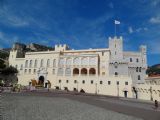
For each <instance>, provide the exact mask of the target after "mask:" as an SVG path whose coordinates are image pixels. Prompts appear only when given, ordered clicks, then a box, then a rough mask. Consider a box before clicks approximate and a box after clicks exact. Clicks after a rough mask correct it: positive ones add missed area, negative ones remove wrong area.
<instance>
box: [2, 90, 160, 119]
mask: <svg viewBox="0 0 160 120" xmlns="http://www.w3.org/2000/svg"><path fill="white" fill-rule="evenodd" d="M0 105H1V111H0V112H1V119H2V120H142V119H146V120H147V119H148V120H159V118H160V116H159V114H160V112H159V111H158V110H157V111H155V110H153V108H152V107H153V106H152V104H149V103H141V102H133V101H132V102H131V101H127V100H120V99H116V98H112V97H108V98H107V97H99V96H86V95H73V94H59V93H51V92H50V93H47V92H46V93H45V92H44V93H37V92H33V93H31V92H28V93H3V94H2V95H1V104H0ZM127 111H128V112H127ZM132 111H135V112H134V113H133V114H131V112H132ZM137 112H138V113H139V114H144V115H139V114H138V113H137ZM147 112H148V114H151V116H150V118H152V119H150V118H148V117H146V118H145V117H143V116H145V114H146V116H148V115H147ZM136 113H137V114H136ZM152 115H153V116H152Z"/></svg>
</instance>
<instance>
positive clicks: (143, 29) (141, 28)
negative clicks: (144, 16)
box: [135, 27, 148, 32]
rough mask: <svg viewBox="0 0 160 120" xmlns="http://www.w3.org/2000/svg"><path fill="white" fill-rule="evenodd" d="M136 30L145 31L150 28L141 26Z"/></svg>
mask: <svg viewBox="0 0 160 120" xmlns="http://www.w3.org/2000/svg"><path fill="white" fill-rule="evenodd" d="M135 31H136V32H144V31H148V28H147V27H140V28H137V29H136V30H135Z"/></svg>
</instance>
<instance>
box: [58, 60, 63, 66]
mask: <svg viewBox="0 0 160 120" xmlns="http://www.w3.org/2000/svg"><path fill="white" fill-rule="evenodd" d="M59 65H60V66H61V65H64V59H63V58H61V59H60V60H59Z"/></svg>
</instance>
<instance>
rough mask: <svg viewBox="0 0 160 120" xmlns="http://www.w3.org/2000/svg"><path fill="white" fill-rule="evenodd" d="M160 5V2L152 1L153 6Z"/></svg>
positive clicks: (157, 0) (158, 0)
mask: <svg viewBox="0 0 160 120" xmlns="http://www.w3.org/2000/svg"><path fill="white" fill-rule="evenodd" d="M158 4H160V0H152V1H151V5H153V6H157V5H158Z"/></svg>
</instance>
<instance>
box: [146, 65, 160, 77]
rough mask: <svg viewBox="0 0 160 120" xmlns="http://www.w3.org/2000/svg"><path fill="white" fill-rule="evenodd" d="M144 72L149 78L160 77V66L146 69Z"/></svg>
mask: <svg viewBox="0 0 160 120" xmlns="http://www.w3.org/2000/svg"><path fill="white" fill-rule="evenodd" d="M146 72H147V74H148V75H149V76H160V64H156V65H153V66H151V67H148V69H147V71H146Z"/></svg>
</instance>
